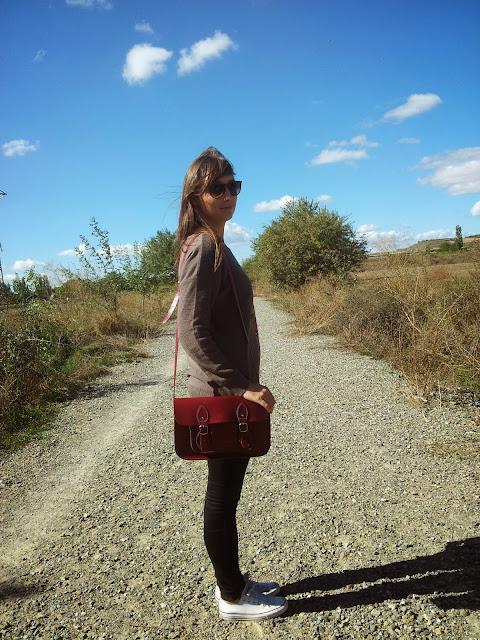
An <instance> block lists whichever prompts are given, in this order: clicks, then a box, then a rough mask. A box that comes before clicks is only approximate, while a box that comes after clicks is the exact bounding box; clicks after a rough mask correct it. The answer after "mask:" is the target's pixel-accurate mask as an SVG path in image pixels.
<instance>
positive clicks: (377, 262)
mask: <svg viewBox="0 0 480 640" xmlns="http://www.w3.org/2000/svg"><path fill="white" fill-rule="evenodd" d="M468 258H469V261H468V263H466V262H464V263H462V264H461V265H460V264H459V263H458V262H455V261H453V262H452V261H450V262H449V261H445V262H443V263H442V262H441V260H439V259H438V258H433V259H432V258H431V257H428V256H425V257H421V256H406V255H402V254H392V255H390V256H385V257H383V258H375V259H373V260H369V261H368V262H367V265H366V268H365V270H364V271H363V272H362V273H360V274H358V276H357V277H356V278H355V279H351V280H349V281H348V282H344V283H342V284H332V283H331V282H329V281H327V280H325V279H315V280H312V281H311V282H309V283H307V284H305V285H304V286H303V287H300V288H299V289H296V290H294V291H289V292H287V293H285V294H282V295H281V296H279V295H275V293H273V297H274V299H275V300H276V301H277V302H281V303H282V304H283V306H284V307H285V308H286V309H287V310H288V311H289V312H291V313H292V314H293V315H294V316H295V320H296V325H297V326H298V328H299V329H300V331H301V332H303V333H327V334H334V335H336V336H338V337H339V339H340V340H341V341H342V342H343V343H344V344H345V345H347V346H349V347H352V348H354V349H356V350H358V351H360V352H362V353H365V354H368V355H370V356H372V357H375V358H382V359H385V360H386V361H388V362H389V363H391V364H392V365H393V366H395V367H396V368H397V369H399V370H400V371H402V372H403V373H404V374H405V375H406V376H407V377H408V378H409V379H410V381H411V383H412V385H413V387H414V388H415V390H416V392H417V393H418V394H419V395H421V396H423V397H426V396H427V395H428V394H430V393H434V392H435V391H438V390H439V389H442V388H452V387H455V388H457V389H458V390H469V391H474V392H479V391H480V330H479V327H480V256H479V254H478V252H477V253H476V254H475V253H473V252H470V253H469V256H468ZM262 293H263V294H265V293H266V288H265V285H263V289H262Z"/></svg>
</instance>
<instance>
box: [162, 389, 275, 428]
mask: <svg viewBox="0 0 480 640" xmlns="http://www.w3.org/2000/svg"><path fill="white" fill-rule="evenodd" d="M240 405H244V407H246V409H247V412H248V417H247V419H246V420H245V422H267V423H269V422H270V414H269V413H268V411H267V410H266V409H264V408H263V407H262V406H261V405H259V404H257V403H256V402H251V400H246V399H245V398H242V397H241V396H214V397H206V398H174V400H173V412H174V414H175V420H176V422H178V423H179V424H181V425H183V426H189V425H194V424H198V419H197V412H198V410H199V409H200V408H201V407H204V408H205V409H206V410H207V411H208V416H209V418H208V424H216V423H219V422H238V421H239V419H238V417H237V409H238V407H239V406H240ZM202 413H203V412H200V414H202ZM239 414H240V415H242V416H243V414H244V409H243V407H242V408H241V410H240V412H239ZM242 420H243V418H242Z"/></svg>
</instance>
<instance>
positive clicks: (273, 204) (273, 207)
mask: <svg viewBox="0 0 480 640" xmlns="http://www.w3.org/2000/svg"><path fill="white" fill-rule="evenodd" d="M291 200H294V198H292V196H282V197H281V198H279V199H278V200H269V201H268V202H267V200H263V201H262V202H258V203H257V204H256V205H254V207H253V210H254V211H255V212H257V213H263V212H264V211H280V209H283V207H284V206H285V205H286V204H287V203H288V202H290V201H291Z"/></svg>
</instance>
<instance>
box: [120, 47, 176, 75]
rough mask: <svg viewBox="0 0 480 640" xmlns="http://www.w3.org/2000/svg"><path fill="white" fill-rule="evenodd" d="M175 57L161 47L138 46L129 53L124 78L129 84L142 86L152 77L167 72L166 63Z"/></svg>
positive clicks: (124, 68)
mask: <svg viewBox="0 0 480 640" xmlns="http://www.w3.org/2000/svg"><path fill="white" fill-rule="evenodd" d="M172 55H173V51H167V50H166V49H162V48H161V47H152V45H150V44H147V43H143V44H136V45H135V46H134V47H132V48H131V49H130V51H129V52H128V53H127V57H126V59H125V64H124V66H123V74H122V75H123V78H124V79H125V80H126V81H127V82H128V84H141V83H142V82H145V81H146V80H148V79H149V78H151V77H152V76H155V75H158V74H160V73H164V72H165V71H166V68H167V67H166V64H165V63H166V62H167V60H169V59H170V58H171V57H172Z"/></svg>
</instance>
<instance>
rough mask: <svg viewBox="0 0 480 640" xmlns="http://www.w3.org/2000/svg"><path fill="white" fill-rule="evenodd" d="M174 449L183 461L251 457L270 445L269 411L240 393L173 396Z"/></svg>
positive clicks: (258, 454)
mask: <svg viewBox="0 0 480 640" xmlns="http://www.w3.org/2000/svg"><path fill="white" fill-rule="evenodd" d="M173 406H174V414H175V451H176V453H177V455H178V456H180V458H184V459H185V460H206V459H208V458H251V457H257V456H263V455H265V454H266V453H267V451H268V450H269V448H270V414H269V413H268V411H267V410H266V409H264V408H263V407H262V406H261V405H259V404H257V403H256V402H251V401H250V400H246V399H245V398H242V397H241V396H214V397H207V398H174V400H173Z"/></svg>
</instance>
